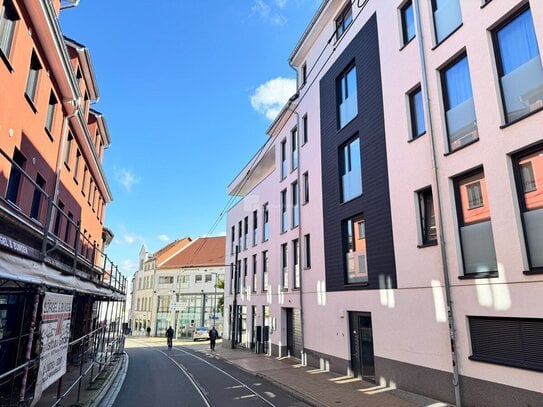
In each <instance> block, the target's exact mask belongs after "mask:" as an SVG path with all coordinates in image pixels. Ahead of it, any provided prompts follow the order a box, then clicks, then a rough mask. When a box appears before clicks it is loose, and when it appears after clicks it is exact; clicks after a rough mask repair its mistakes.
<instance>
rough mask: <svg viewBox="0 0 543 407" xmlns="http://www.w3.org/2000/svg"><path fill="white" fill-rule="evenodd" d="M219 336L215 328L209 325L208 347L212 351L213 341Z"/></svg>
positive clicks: (213, 348)
mask: <svg viewBox="0 0 543 407" xmlns="http://www.w3.org/2000/svg"><path fill="white" fill-rule="evenodd" d="M218 337H219V333H218V332H217V330H216V329H215V327H214V326H213V327H211V329H210V330H209V348H210V349H211V350H212V351H214V350H215V341H216V340H217V338H218Z"/></svg>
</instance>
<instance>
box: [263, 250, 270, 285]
mask: <svg viewBox="0 0 543 407" xmlns="http://www.w3.org/2000/svg"><path fill="white" fill-rule="evenodd" d="M268 270H269V264H268V251H267V250H266V251H263V252H262V291H268Z"/></svg>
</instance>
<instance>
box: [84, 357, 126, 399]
mask: <svg viewBox="0 0 543 407" xmlns="http://www.w3.org/2000/svg"><path fill="white" fill-rule="evenodd" d="M121 369H122V371H121ZM127 369H128V355H127V354H126V352H123V353H122V354H120V357H119V360H118V361H117V363H116V364H115V367H114V368H113V370H112V371H111V372H109V374H108V376H107V378H106V380H105V383H104V384H103V385H102V387H101V388H100V390H99V391H98V393H97V394H96V397H94V399H93V400H92V401H91V402H90V403H89V407H101V406H111V405H113V402H114V401H115V398H116V397H117V393H118V392H119V390H120V388H121V385H122V384H123V382H124V379H125V377H126V371H127ZM119 373H121V374H119ZM112 387H113V388H114V391H113V392H112V393H111V394H108V393H109V391H110V389H111V388H112Z"/></svg>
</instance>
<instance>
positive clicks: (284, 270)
mask: <svg viewBox="0 0 543 407" xmlns="http://www.w3.org/2000/svg"><path fill="white" fill-rule="evenodd" d="M281 288H282V289H284V290H286V289H288V243H283V244H282V245H281Z"/></svg>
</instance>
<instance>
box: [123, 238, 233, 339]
mask: <svg viewBox="0 0 543 407" xmlns="http://www.w3.org/2000/svg"><path fill="white" fill-rule="evenodd" d="M224 245H225V237H224V236H216V237H199V238H197V239H194V240H192V239H191V238H189V237H186V238H183V239H179V240H176V241H174V242H172V243H170V244H168V245H167V246H165V247H163V248H162V249H160V250H159V251H157V252H156V253H154V254H153V255H149V253H148V252H147V251H146V250H145V247H142V249H141V250H140V257H139V258H140V261H139V270H138V271H137V272H136V273H135V275H134V286H133V295H132V331H133V332H134V333H139V334H146V333H147V332H149V334H150V335H152V336H165V335H166V330H167V329H168V327H170V326H171V327H172V328H173V329H174V333H175V337H176V338H190V337H192V332H193V331H194V329H195V328H197V327H201V326H207V327H209V328H211V326H216V328H217V330H218V331H220V332H222V329H223V323H224V322H223V316H222V312H221V311H220V308H221V298H222V297H223V289H222V288H221V287H219V285H220V282H223V281H224V269H225V267H224Z"/></svg>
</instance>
